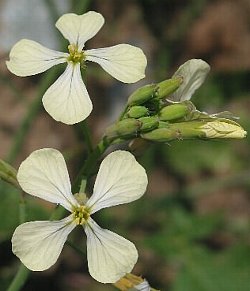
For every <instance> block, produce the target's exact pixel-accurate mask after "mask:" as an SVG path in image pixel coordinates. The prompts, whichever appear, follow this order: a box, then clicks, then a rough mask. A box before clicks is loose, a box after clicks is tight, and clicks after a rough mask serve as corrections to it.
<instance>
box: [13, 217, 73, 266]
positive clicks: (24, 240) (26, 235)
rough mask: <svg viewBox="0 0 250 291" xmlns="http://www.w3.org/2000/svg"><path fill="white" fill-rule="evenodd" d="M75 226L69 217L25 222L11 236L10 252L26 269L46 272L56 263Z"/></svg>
mask: <svg viewBox="0 0 250 291" xmlns="http://www.w3.org/2000/svg"><path fill="white" fill-rule="evenodd" d="M75 226H76V224H74V223H72V217H71V216H68V217H66V218H64V219H62V220H59V221H33V222H26V223H24V224H21V225H19V226H18V227H17V228H16V230H15V232H14V234H13V237H12V251H13V253H14V254H15V255H16V256H17V257H18V258H19V259H20V260H21V261H22V263H23V264H24V265H25V266H26V267H27V268H28V269H30V270H32V271H43V270H46V269H48V268H49V267H51V266H52V265H54V264H55V262H56V261H57V259H58V257H59V255H60V253H61V251H62V248H63V245H64V243H65V241H66V240H67V237H68V234H69V233H70V232H71V231H72V230H73V229H74V227H75Z"/></svg>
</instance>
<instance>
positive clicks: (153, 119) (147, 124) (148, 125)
mask: <svg viewBox="0 0 250 291" xmlns="http://www.w3.org/2000/svg"><path fill="white" fill-rule="evenodd" d="M139 121H140V122H141V127H140V132H147V131H150V130H153V129H156V128H157V127H158V125H159V119H158V116H148V117H141V118H139Z"/></svg>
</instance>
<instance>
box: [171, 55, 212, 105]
mask: <svg viewBox="0 0 250 291" xmlns="http://www.w3.org/2000/svg"><path fill="white" fill-rule="evenodd" d="M209 71H210V66H209V64H208V63H206V62H205V61H203V60H201V59H191V60H189V61H187V62H185V63H184V64H182V65H181V66H180V67H179V68H178V70H177V71H176V72H175V73H174V75H173V76H172V78H176V77H180V78H182V80H183V81H182V84H181V85H180V87H179V88H178V89H177V90H176V91H175V92H174V93H173V94H172V96H171V97H169V98H168V99H169V100H172V101H175V102H180V101H185V100H190V99H191V97H192V95H193V94H194V92H195V91H196V90H197V89H198V88H199V87H200V86H201V85H202V84H203V82H204V81H205V79H206V76H207V74H208V73H209Z"/></svg>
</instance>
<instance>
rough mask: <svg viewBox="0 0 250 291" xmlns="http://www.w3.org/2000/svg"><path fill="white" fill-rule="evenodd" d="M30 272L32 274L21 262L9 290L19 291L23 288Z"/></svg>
mask: <svg viewBox="0 0 250 291" xmlns="http://www.w3.org/2000/svg"><path fill="white" fill-rule="evenodd" d="M29 274H30V270H29V269H27V268H26V267H25V266H24V265H23V264H21V265H20V267H19V269H18V272H17V274H16V276H15V278H14V280H13V281H12V282H11V284H10V286H9V288H8V289H7V291H19V290H21V288H22V286H23V285H24V284H25V282H26V280H27V278H28V276H29Z"/></svg>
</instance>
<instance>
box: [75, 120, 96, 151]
mask: <svg viewBox="0 0 250 291" xmlns="http://www.w3.org/2000/svg"><path fill="white" fill-rule="evenodd" d="M78 128H79V129H80V132H81V134H83V137H84V141H85V143H86V146H87V151H88V154H90V153H91V152H92V151H93V144H92V140H91V134H90V130H89V126H88V123H87V120H83V121H82V122H80V123H79V124H78Z"/></svg>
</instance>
